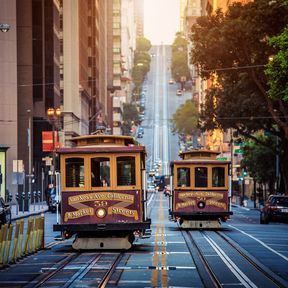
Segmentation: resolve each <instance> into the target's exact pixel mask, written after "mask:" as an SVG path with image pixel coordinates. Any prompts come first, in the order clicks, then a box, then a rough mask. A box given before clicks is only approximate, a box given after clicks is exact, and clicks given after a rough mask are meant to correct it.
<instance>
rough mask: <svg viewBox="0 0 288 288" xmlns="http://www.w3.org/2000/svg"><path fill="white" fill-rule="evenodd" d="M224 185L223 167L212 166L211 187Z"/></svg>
mask: <svg viewBox="0 0 288 288" xmlns="http://www.w3.org/2000/svg"><path fill="white" fill-rule="evenodd" d="M224 186H225V168H224V167H213V168H212V187H224Z"/></svg>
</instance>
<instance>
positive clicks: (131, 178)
mask: <svg viewBox="0 0 288 288" xmlns="http://www.w3.org/2000/svg"><path fill="white" fill-rule="evenodd" d="M135 166H136V165H135V157H131V156H123V157H122V156H121V157H117V158H116V167H117V186H131V185H136V176H135ZM90 167H91V171H90V175H91V177H90V179H91V187H110V186H111V179H110V175H111V165H110V158H108V157H95V158H91V159H90ZM65 168H66V169H65V171H66V172H65V181H66V183H65V184H66V187H75V188H76V187H84V185H85V170H84V158H79V157H75V158H66V159H65ZM86 177H87V176H86Z"/></svg>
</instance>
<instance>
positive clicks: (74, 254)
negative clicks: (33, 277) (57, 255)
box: [33, 252, 80, 288]
mask: <svg viewBox="0 0 288 288" xmlns="http://www.w3.org/2000/svg"><path fill="white" fill-rule="evenodd" d="M79 255H80V253H79V252H77V253H73V254H71V255H69V256H67V257H66V258H65V259H64V260H62V261H61V262H60V265H59V267H57V268H56V269H55V270H53V271H51V272H49V273H48V274H47V275H46V276H44V278H42V279H41V280H40V281H39V282H38V283H36V284H35V285H34V286H33V287H35V288H38V287H41V286H42V285H43V284H45V283H46V282H48V281H49V279H51V278H52V277H53V276H54V275H56V274H57V273H58V272H59V271H60V270H62V269H63V268H64V267H65V266H67V265H68V264H69V263H70V262H72V261H73V260H74V259H76V258H77V257H78V256H79Z"/></svg>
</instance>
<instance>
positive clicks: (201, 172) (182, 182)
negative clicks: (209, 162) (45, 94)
mask: <svg viewBox="0 0 288 288" xmlns="http://www.w3.org/2000/svg"><path fill="white" fill-rule="evenodd" d="M191 169H193V170H194V173H193V174H194V186H195V187H197V188H205V187H208V168H207V167H193V168H187V167H181V168H177V186H178V187H190V186H191V179H190V177H191V176H190V175H191V173H190V170H191ZM212 187H225V168H224V167H212Z"/></svg>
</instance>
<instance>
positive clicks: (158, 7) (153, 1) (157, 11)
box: [144, 0, 180, 45]
mask: <svg viewBox="0 0 288 288" xmlns="http://www.w3.org/2000/svg"><path fill="white" fill-rule="evenodd" d="M179 18H180V0H144V36H145V37H146V38H147V39H149V40H150V41H151V43H152V45H160V44H162V43H163V44H172V43H173V41H174V38H175V34H176V32H178V31H179V29H180V28H179V27H180V20H179Z"/></svg>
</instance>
